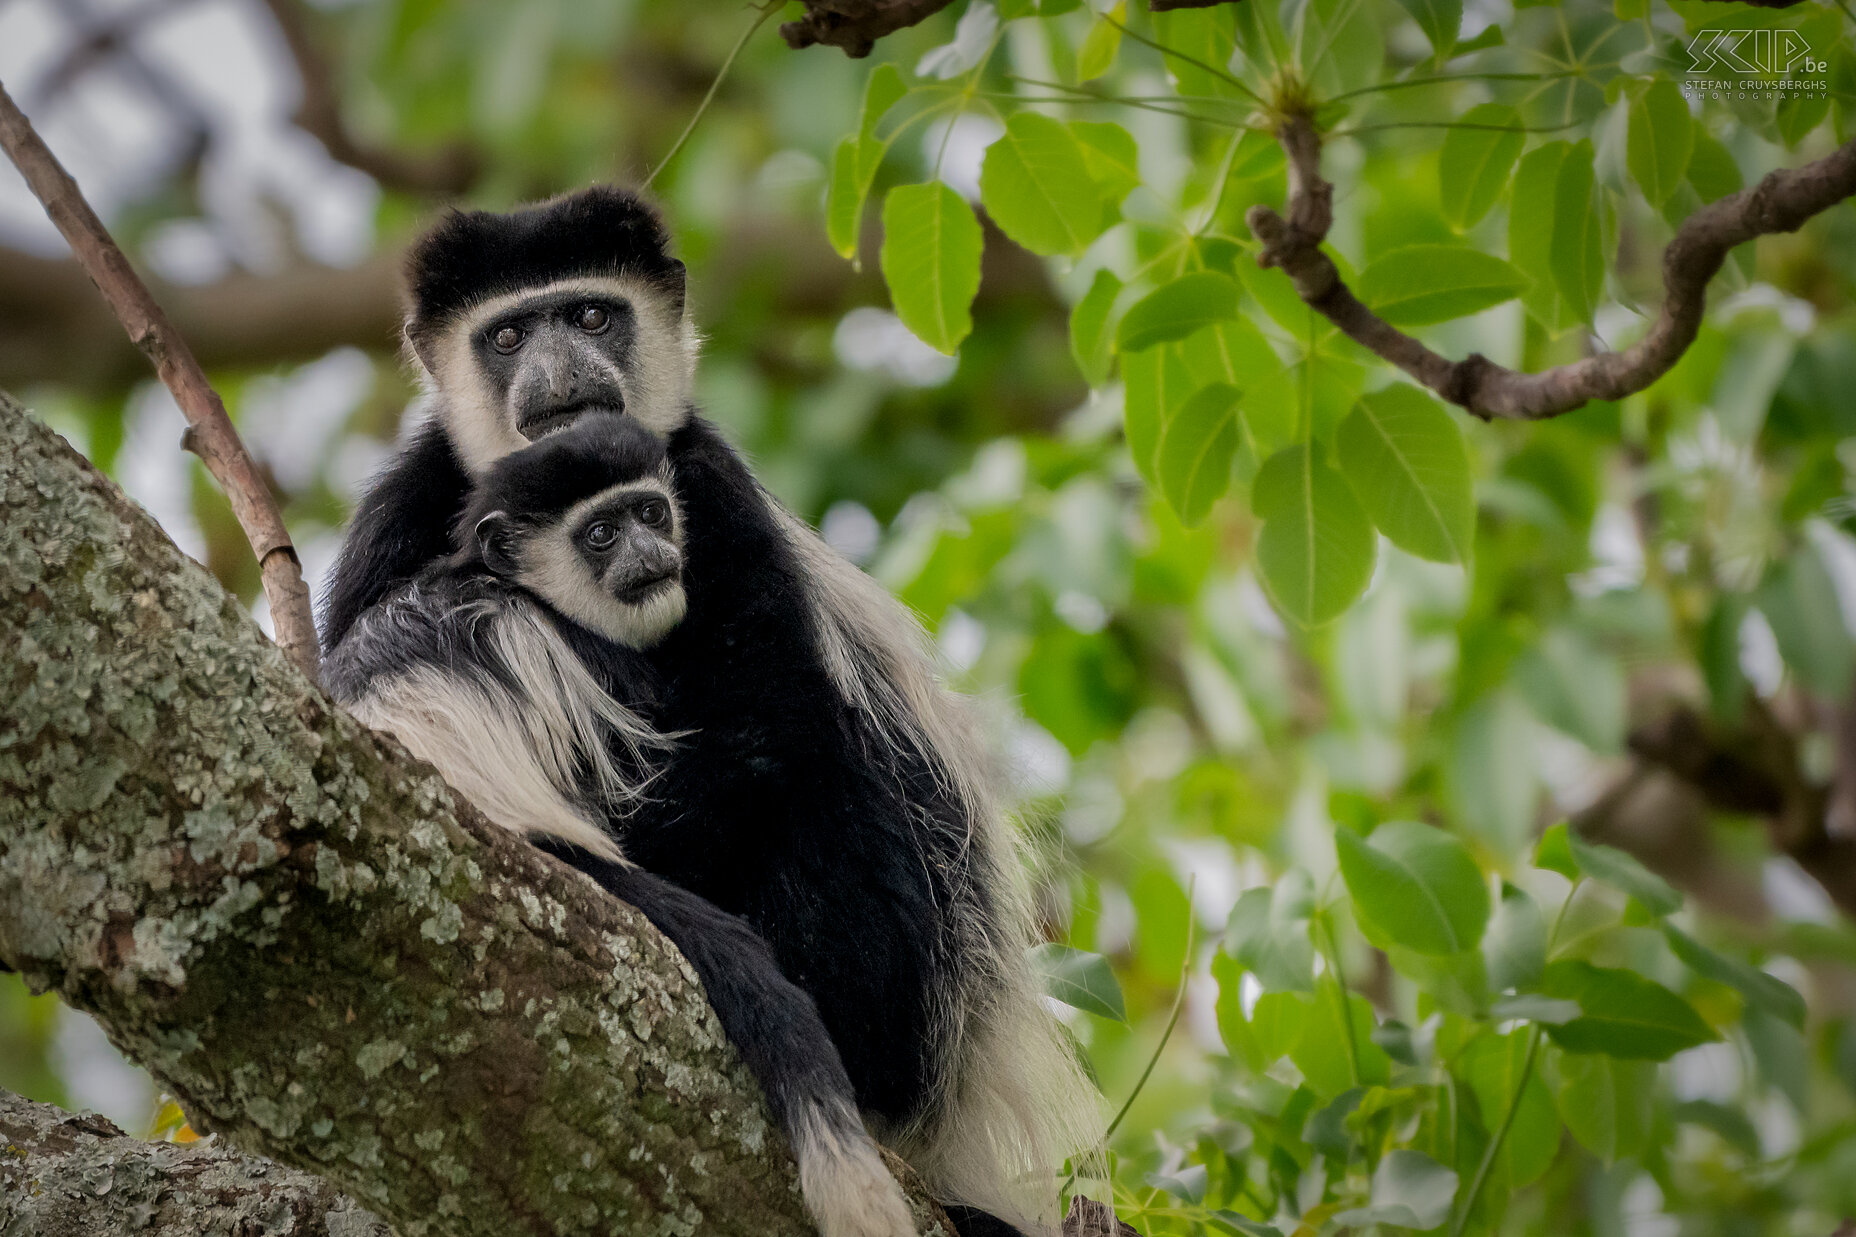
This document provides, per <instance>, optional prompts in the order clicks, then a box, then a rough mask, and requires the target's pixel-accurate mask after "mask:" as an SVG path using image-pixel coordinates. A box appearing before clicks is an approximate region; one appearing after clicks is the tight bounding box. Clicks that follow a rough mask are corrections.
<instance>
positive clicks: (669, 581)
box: [612, 570, 678, 606]
mask: <svg viewBox="0 0 1856 1237" xmlns="http://www.w3.org/2000/svg"><path fill="white" fill-rule="evenodd" d="M677 576H678V573H677V572H676V571H674V570H672V571H666V572H665V573H664V574H662V575H657V576H647V577H645V578H643V579H638V580H630V581H627V582H626V583H624V584H621V585H619V586H618V587H617V588H614V589H613V590H612V595H613V597H615V598H617V599H618V600H619V601H622V602H624V603H625V604H626V605H628V606H638V605H643V604H644V603H645V602H647V601H649V600H651V599H652V598H653V597H655V596H657V595H658V594H659V593H664V592H668V591H669V590H671V589H672V588H675V587H676V584H677Z"/></svg>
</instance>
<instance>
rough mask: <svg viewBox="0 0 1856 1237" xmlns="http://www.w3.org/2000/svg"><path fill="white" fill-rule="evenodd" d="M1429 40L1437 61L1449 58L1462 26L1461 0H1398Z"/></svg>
mask: <svg viewBox="0 0 1856 1237" xmlns="http://www.w3.org/2000/svg"><path fill="white" fill-rule="evenodd" d="M1398 2H1399V5H1400V7H1402V8H1403V9H1404V10H1405V11H1406V12H1407V13H1410V14H1411V16H1412V19H1413V20H1414V21H1416V22H1417V23H1418V29H1420V30H1422V31H1424V37H1425V38H1427V39H1429V40H1430V41H1431V50H1432V51H1434V52H1436V53H1437V59H1438V60H1439V61H1444V60H1448V59H1449V58H1450V52H1451V49H1452V48H1454V47H1455V46H1456V36H1457V32H1458V31H1459V30H1461V29H1462V28H1463V0H1398Z"/></svg>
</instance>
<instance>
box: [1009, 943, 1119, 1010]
mask: <svg viewBox="0 0 1856 1237" xmlns="http://www.w3.org/2000/svg"><path fill="white" fill-rule="evenodd" d="M1029 956H1030V960H1031V967H1032V970H1034V971H1035V972H1036V973H1037V974H1038V975H1039V976H1041V977H1042V978H1043V980H1044V991H1045V992H1047V993H1049V994H1050V995H1051V996H1052V997H1054V998H1056V999H1057V1000H1059V1001H1062V1002H1063V1003H1064V1004H1065V1005H1068V1006H1070V1007H1071V1008H1073V1009H1080V1010H1082V1011H1083V1012H1084V1013H1089V1014H1096V1015H1098V1016H1100V1017H1103V1018H1109V1019H1112V1020H1114V1021H1116V1022H1126V1021H1127V1020H1128V1012H1127V1008H1126V1007H1125V1006H1124V1005H1123V1004H1122V999H1121V985H1120V984H1119V983H1117V982H1116V981H1115V972H1114V971H1112V970H1110V969H1109V965H1108V959H1107V958H1104V957H1103V956H1102V955H1101V954H1092V953H1086V952H1084V951H1083V950H1080V949H1071V948H1070V947H1069V946H1068V945H1039V946H1037V947H1036V948H1035V949H1033V950H1031V952H1030V955H1029Z"/></svg>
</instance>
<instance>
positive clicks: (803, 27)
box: [780, 0, 951, 60]
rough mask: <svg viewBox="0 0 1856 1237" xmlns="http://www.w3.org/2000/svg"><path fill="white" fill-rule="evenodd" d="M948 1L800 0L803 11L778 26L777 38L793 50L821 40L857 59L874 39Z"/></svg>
mask: <svg viewBox="0 0 1856 1237" xmlns="http://www.w3.org/2000/svg"><path fill="white" fill-rule="evenodd" d="M950 2H951V0H804V3H805V6H806V13H805V16H804V17H801V18H800V19H799V20H798V21H789V22H787V23H786V24H785V25H784V26H781V27H780V37H781V38H784V39H785V40H786V43H787V46H789V47H791V48H792V49H793V50H794V51H798V50H799V49H801V48H805V47H811V46H812V45H814V44H816V43H823V44H825V45H827V46H829V47H838V48H843V49H844V54H845V55H847V56H849V57H851V58H852V59H854V60H855V59H859V58H861V57H864V56H868V55H869V54H870V49H871V48H873V47H875V46H876V41H877V40H878V39H880V38H882V37H883V36H884V35H886V34H894V33H895V32H896V31H898V30H901V29H903V28H905V27H907V26H913V25H915V24H916V23H917V22H921V21H926V20H927V19H928V18H930V17H933V16H934V15H935V14H936V13H939V12H940V11H941V10H942V9H944V8H946V7H947V6H948V4H949V3H950Z"/></svg>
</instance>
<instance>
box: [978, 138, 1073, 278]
mask: <svg viewBox="0 0 1856 1237" xmlns="http://www.w3.org/2000/svg"><path fill="white" fill-rule="evenodd" d="M1099 194H1100V190H1099V189H1098V188H1097V186H1096V181H1095V178H1094V177H1093V176H1091V175H1090V174H1089V167H1088V165H1087V164H1086V163H1084V161H1083V148H1082V146H1081V145H1079V144H1078V142H1077V140H1076V138H1075V136H1074V135H1073V134H1072V133H1071V132H1070V130H1069V128H1068V127H1067V126H1065V125H1064V124H1063V122H1062V121H1058V120H1052V119H1051V118H1050V117H1048V116H1045V115H1042V114H1040V113H1038V112H1015V113H1013V114H1012V117H1011V118H1010V119H1009V120H1007V121H1006V122H1005V134H1004V136H1002V137H1001V138H999V140H998V141H996V142H994V143H993V144H992V145H991V146H988V147H987V148H986V158H985V161H984V162H983V163H982V164H981V165H980V202H981V203H982V204H983V205H984V206H985V207H986V213H987V214H989V215H991V216H992V219H993V222H994V223H997V224H998V225H999V230H1000V231H1001V232H1004V233H1005V234H1006V235H1007V236H1009V237H1011V238H1012V239H1013V240H1015V241H1017V242H1018V243H1019V244H1020V245H1023V246H1024V247H1025V248H1026V249H1029V250H1030V251H1031V252H1032V253H1035V254H1041V255H1043V256H1045V257H1051V256H1054V255H1056V254H1073V253H1076V252H1078V251H1079V250H1081V249H1082V248H1083V247H1084V246H1085V245H1087V244H1088V243H1089V242H1090V241H1092V240H1094V239H1095V238H1096V236H1097V235H1098V234H1099V233H1100V232H1101V230H1102V209H1101V199H1100V196H1099Z"/></svg>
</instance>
